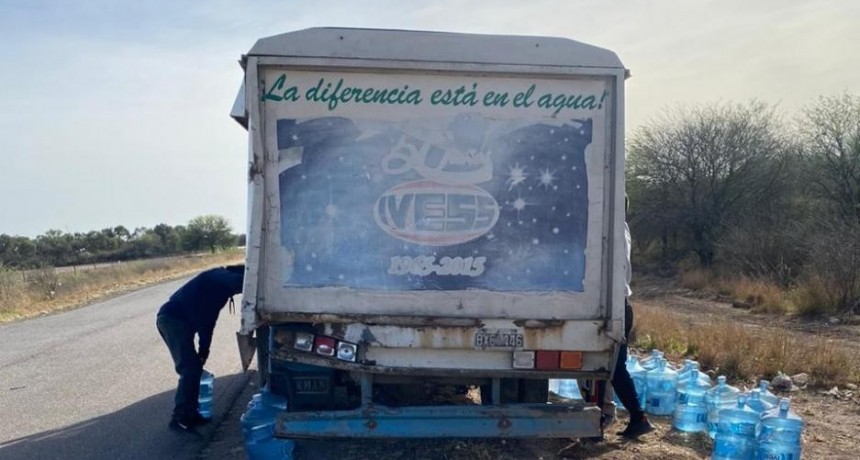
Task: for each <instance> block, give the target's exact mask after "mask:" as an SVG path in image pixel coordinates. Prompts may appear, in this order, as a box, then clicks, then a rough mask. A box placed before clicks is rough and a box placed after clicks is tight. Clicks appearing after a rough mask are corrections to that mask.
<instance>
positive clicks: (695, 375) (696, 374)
mask: <svg viewBox="0 0 860 460" xmlns="http://www.w3.org/2000/svg"><path fill="white" fill-rule="evenodd" d="M690 380H691V381H694V380H699V370H698V369H696V368H693V370H691V371H690Z"/></svg>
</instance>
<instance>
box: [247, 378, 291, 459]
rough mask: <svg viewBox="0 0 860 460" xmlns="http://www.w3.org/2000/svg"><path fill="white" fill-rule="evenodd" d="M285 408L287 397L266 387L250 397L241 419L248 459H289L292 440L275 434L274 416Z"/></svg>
mask: <svg viewBox="0 0 860 460" xmlns="http://www.w3.org/2000/svg"><path fill="white" fill-rule="evenodd" d="M285 409H286V399H284V398H281V397H278V396H277V395H273V394H271V393H269V391H268V390H267V389H266V388H264V389H263V390H261V392H260V393H257V394H255V395H254V396H253V397H252V399H251V402H249V403H248V408H247V410H246V411H245V413H244V414H242V419H241V424H242V432H243V434H244V435H245V452H246V453H247V454H248V459H249V460H290V459H292V452H293V446H294V442H293V441H291V440H288V439H280V438H276V437H275V418H276V417H277V415H278V413H279V412H281V411H283V410H285Z"/></svg>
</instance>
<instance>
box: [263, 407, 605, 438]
mask: <svg viewBox="0 0 860 460" xmlns="http://www.w3.org/2000/svg"><path fill="white" fill-rule="evenodd" d="M275 435H276V436H278V437H284V438H571V437H572V438H578V437H589V436H599V435H600V409H599V408H597V407H595V406H589V405H586V404H583V403H579V404H513V405H501V406H469V405H464V406H414V407H398V408H392V407H387V406H380V405H375V404H370V405H367V406H364V407H361V408H358V409H355V410H349V411H315V412H285V413H283V414H281V415H280V416H279V418H278V422H277V425H276V427H275Z"/></svg>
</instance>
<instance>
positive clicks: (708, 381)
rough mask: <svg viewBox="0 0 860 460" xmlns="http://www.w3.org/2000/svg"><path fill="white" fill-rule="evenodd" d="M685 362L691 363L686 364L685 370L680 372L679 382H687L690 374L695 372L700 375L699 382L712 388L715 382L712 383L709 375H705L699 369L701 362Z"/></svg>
mask: <svg viewBox="0 0 860 460" xmlns="http://www.w3.org/2000/svg"><path fill="white" fill-rule="evenodd" d="M685 361H689V363H687V364H685V369H683V370H681V371H680V372H678V381H679V382H683V381H686V380H687V376H688V375H689V374H690V372H692V371H693V370H695V371H697V372H698V373H699V380H700V381H701V382H702V383H704V384H706V385H708V387H711V386H712V385H713V384H714V383H713V382H711V378H710V377H708V374H705V373H704V372H702V371H701V369H699V362H698V361H692V360H685Z"/></svg>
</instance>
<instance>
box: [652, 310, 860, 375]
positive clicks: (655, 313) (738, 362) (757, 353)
mask: <svg viewBox="0 0 860 460" xmlns="http://www.w3.org/2000/svg"><path fill="white" fill-rule="evenodd" d="M635 327H636V337H637V339H636V346H638V347H641V348H646V349H650V348H658V349H661V350H664V351H666V352H667V353H668V354H670V355H675V356H692V357H694V358H696V359H697V360H698V361H699V362H700V363H701V364H702V366H703V367H704V368H706V369H713V370H715V371H716V372H717V373H718V374H723V375H726V376H727V377H729V378H730V379H740V380H746V381H753V380H755V379H757V378H762V377H764V378H772V377H773V376H774V375H776V373H777V372H780V371H781V372H784V373H787V374H795V373H799V372H806V373H808V374H809V376H810V382H811V384H812V385H815V386H822V387H827V386H832V385H844V384H845V383H849V382H850V383H856V382H858V381H860V357H858V356H855V354H852V352H851V351H850V350H845V349H843V348H841V347H839V346H837V345H835V344H834V343H833V342H831V341H828V340H825V339H818V338H811V337H801V336H800V335H797V334H793V333H790V332H788V331H785V330H782V329H771V328H764V327H752V326H751V327H744V326H743V325H740V324H737V323H733V322H730V321H726V320H723V319H717V318H709V321H708V322H707V323H706V324H699V323H693V322H682V321H679V320H678V319H677V318H676V317H674V316H672V315H671V314H669V313H668V312H666V311H665V310H662V309H658V308H652V307H645V306H638V307H637V309H636V326H635Z"/></svg>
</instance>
